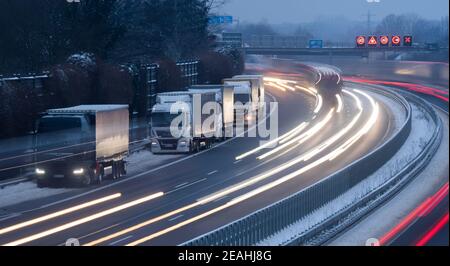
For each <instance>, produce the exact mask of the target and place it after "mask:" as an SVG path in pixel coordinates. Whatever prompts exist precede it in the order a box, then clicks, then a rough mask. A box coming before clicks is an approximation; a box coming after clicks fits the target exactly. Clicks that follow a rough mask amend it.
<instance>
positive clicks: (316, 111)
mask: <svg viewBox="0 0 450 266" xmlns="http://www.w3.org/2000/svg"><path fill="white" fill-rule="evenodd" d="M317 101H318V102H317V106H316V109H314V113H315V114H318V113H319V112H320V110H321V109H322V106H323V98H322V96H321V95H320V94H319V95H318V96H317Z"/></svg>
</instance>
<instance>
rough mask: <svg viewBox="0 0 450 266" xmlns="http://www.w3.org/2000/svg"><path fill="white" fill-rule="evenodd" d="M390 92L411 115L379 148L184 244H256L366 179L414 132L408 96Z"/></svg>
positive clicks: (408, 115)
mask: <svg viewBox="0 0 450 266" xmlns="http://www.w3.org/2000/svg"><path fill="white" fill-rule="evenodd" d="M386 93H387V92H386ZM390 96H391V98H393V99H395V100H396V101H397V102H399V103H400V104H402V105H403V107H404V108H405V110H406V112H407V118H406V121H405V123H404V124H403V125H402V127H401V129H400V130H399V132H397V134H395V135H394V136H392V137H391V138H390V139H389V140H388V141H386V142H385V143H384V144H382V145H381V146H380V147H378V148H377V149H376V150H374V151H372V152H371V153H369V154H367V155H366V156H364V157H362V158H360V159H359V160H357V161H355V162H353V163H352V164H350V165H348V166H347V167H345V168H344V169H342V170H340V171H338V172H336V173H334V174H332V175H330V176H328V177H327V178H325V179H323V180H321V181H319V182H318V183H315V184H313V185H311V186H309V187H307V188H305V189H303V190H301V191H300V192H298V193H296V194H294V195H292V196H290V197H287V198H285V199H283V200H280V201H278V202H276V203H274V204H272V205H270V206H268V207H266V208H263V209H261V210H258V211H256V212H254V213H252V214H250V215H247V216H245V217H243V218H241V219H239V220H237V221H235V222H232V223H230V224H227V225H225V226H222V227H220V228H218V229H216V230H214V231H212V232H210V233H207V234H204V235H202V236H199V237H197V238H195V239H193V240H191V241H189V242H187V243H184V244H183V245H186V246H211V245H212V246H236V245H237V246H249V245H255V244H257V243H259V242H260V241H262V240H264V239H266V238H268V237H270V236H271V235H273V234H275V233H277V232H279V231H281V230H283V229H285V228H286V227H288V226H289V225H291V224H293V223H295V222H297V221H299V220H301V219H302V218H304V217H306V216H307V215H309V214H311V213H312V212H313V211H314V210H316V209H319V208H320V207H322V206H324V205H325V204H327V203H329V202H331V201H332V200H334V199H336V198H337V197H338V196H340V195H342V194H343V193H345V192H346V191H348V190H349V189H350V188H352V187H354V186H355V185H356V184H358V183H359V182H361V181H363V180H364V179H365V178H366V177H367V176H369V175H370V174H372V173H374V172H375V171H376V170H377V169H378V168H379V167H381V166H382V165H383V164H385V163H386V162H387V161H388V160H390V159H391V158H392V157H393V156H394V155H395V153H396V152H397V151H398V149H399V148H400V147H401V146H402V145H403V144H404V143H405V141H406V139H407V138H408V136H409V134H410V132H411V125H412V117H411V116H412V109H411V106H410V105H409V104H408V102H407V101H406V100H405V99H404V98H402V97H401V96H399V95H398V94H396V93H390ZM313 227H314V225H313V226H312V228H313Z"/></svg>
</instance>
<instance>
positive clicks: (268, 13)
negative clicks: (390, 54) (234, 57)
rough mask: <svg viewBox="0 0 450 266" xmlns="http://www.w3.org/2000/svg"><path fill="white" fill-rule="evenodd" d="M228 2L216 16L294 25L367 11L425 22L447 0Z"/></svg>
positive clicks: (443, 12)
mask: <svg viewBox="0 0 450 266" xmlns="http://www.w3.org/2000/svg"><path fill="white" fill-rule="evenodd" d="M367 1H371V0H228V3H227V4H226V5H225V6H223V7H222V8H221V11H220V13H225V14H229V15H233V16H235V17H236V18H239V19H240V20H241V21H242V22H260V21H263V20H266V21H267V22H269V23H284V22H287V23H298V22H310V21H313V20H314V19H315V18H317V17H318V16H332V17H345V18H348V19H350V20H362V19H364V18H363V16H364V14H367V11H368V9H369V8H370V9H371V12H372V13H373V14H374V15H376V17H374V18H373V19H374V20H381V19H382V18H383V17H384V16H386V15H388V14H403V13H416V14H419V15H420V16H422V17H424V18H427V19H440V18H441V17H442V16H447V15H448V9H449V3H448V0H379V1H380V3H371V4H369V3H368V2H367Z"/></svg>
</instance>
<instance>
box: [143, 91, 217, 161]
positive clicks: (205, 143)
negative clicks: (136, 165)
mask: <svg viewBox="0 0 450 266" xmlns="http://www.w3.org/2000/svg"><path fill="white" fill-rule="evenodd" d="M207 102H213V103H215V102H216V93H215V92H188V91H181V92H167V93H160V94H158V95H157V100H156V104H155V105H154V106H153V108H152V115H151V122H150V127H151V131H150V132H151V136H150V137H151V144H150V145H151V151H152V153H154V154H161V153H190V152H198V151H200V150H202V149H206V148H209V147H211V145H212V144H213V142H214V141H215V140H216V138H215V136H217V135H220V134H221V133H219V131H220V130H222V128H221V127H220V126H219V124H220V123H219V122H218V121H219V117H220V116H221V114H219V113H216V118H215V119H217V120H216V122H215V123H213V125H212V127H211V128H205V127H203V123H204V121H205V120H206V119H208V118H209V115H206V114H203V113H202V108H203V106H204V105H205V104H206V103H207ZM176 104H178V105H179V107H182V106H183V108H177V113H173V112H171V111H174V110H172V108H173V106H174V105H176ZM176 119H178V120H176ZM174 121H175V123H174ZM174 131H176V132H177V133H178V135H174V134H173V132H174Z"/></svg>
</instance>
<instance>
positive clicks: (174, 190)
mask: <svg viewBox="0 0 450 266" xmlns="http://www.w3.org/2000/svg"><path fill="white" fill-rule="evenodd" d="M207 179H208V178H206V177H205V178H202V179H200V180H197V181H195V182H192V183H186V184H185V185H184V186H181V187H178V188H175V189H173V190H171V191H168V192H166V193H165V194H166V195H169V194H172V193H174V192H176V191H178V190H181V189H185V188H188V187H191V186H193V185H195V184H198V183H200V182H203V181H206V180H207ZM182 185H183V184H182Z"/></svg>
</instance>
